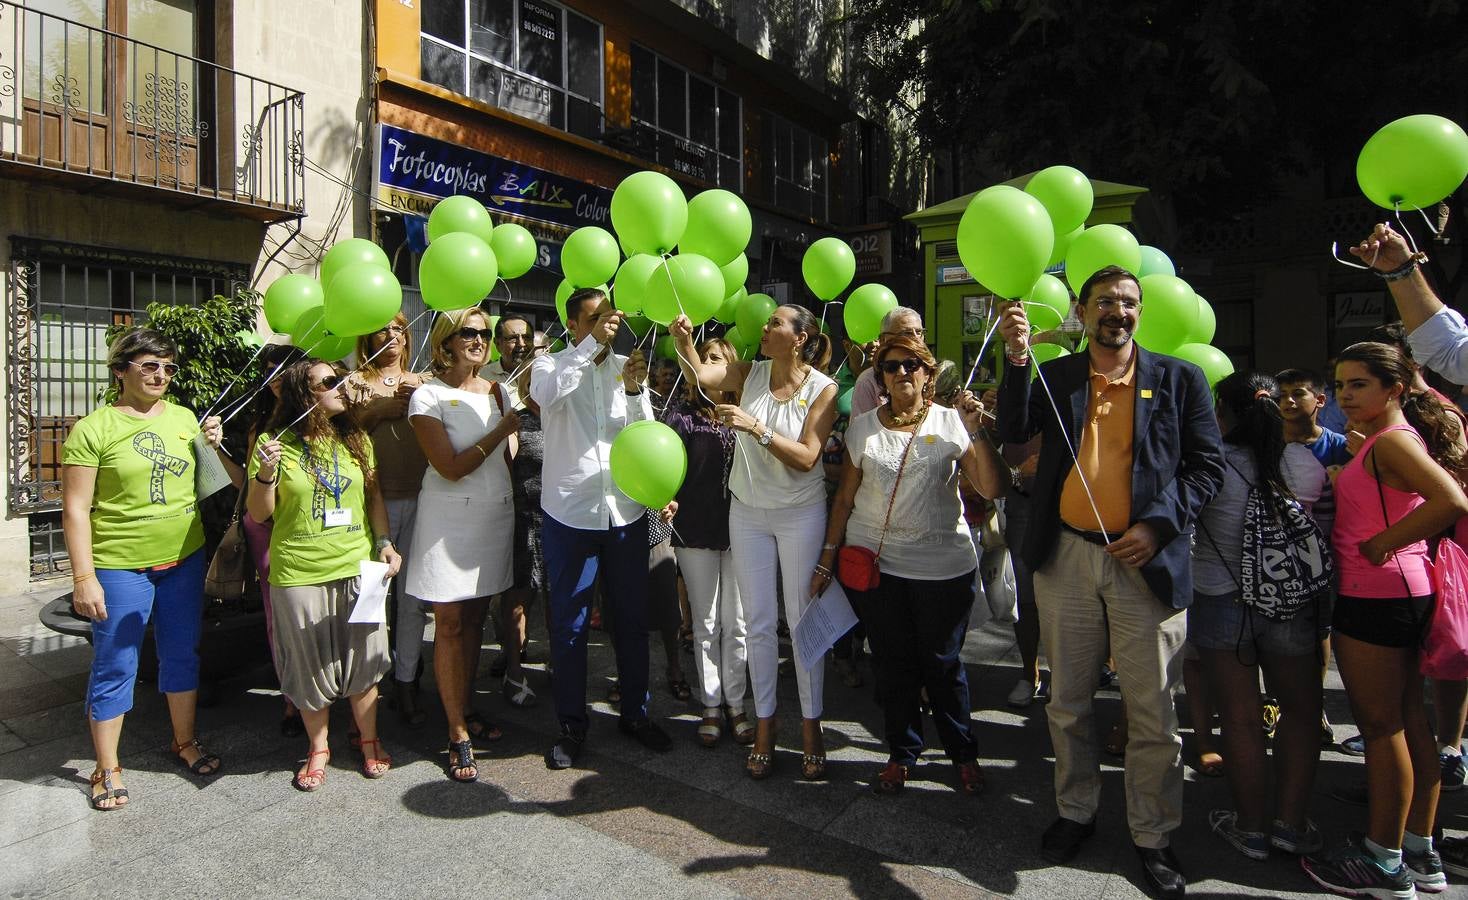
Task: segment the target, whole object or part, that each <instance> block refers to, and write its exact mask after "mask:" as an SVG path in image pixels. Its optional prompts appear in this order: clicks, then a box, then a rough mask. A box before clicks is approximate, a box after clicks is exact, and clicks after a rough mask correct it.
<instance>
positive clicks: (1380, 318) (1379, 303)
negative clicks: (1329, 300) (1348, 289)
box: [1335, 291, 1386, 328]
mask: <svg viewBox="0 0 1468 900" xmlns="http://www.w3.org/2000/svg"><path fill="white" fill-rule="evenodd" d="M1385 321H1386V294H1384V293H1381V292H1379V291H1378V292H1371V293H1365V292H1362V293H1346V294H1336V295H1335V327H1337V328H1375V327H1376V326H1378V325H1380V324H1381V323H1383V322H1385Z"/></svg>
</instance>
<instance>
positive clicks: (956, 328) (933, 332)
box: [904, 172, 1147, 383]
mask: <svg viewBox="0 0 1468 900" xmlns="http://www.w3.org/2000/svg"><path fill="white" fill-rule="evenodd" d="M1032 175H1034V173H1033V172H1031V173H1030V174H1028V175H1022V176H1020V177H1019V178H1015V179H1013V180H1011V181H1007V182H1005V184H1008V185H1011V186H1013V187H1017V188H1023V187H1024V186H1025V185H1026V184H1028V183H1029V180H1030V177H1031V176H1032ZM1091 187H1092V190H1093V191H1094V192H1095V197H1096V200H1095V206H1094V207H1093V208H1092V210H1091V216H1090V218H1088V219H1087V220H1086V226H1087V227H1090V226H1092V225H1101V224H1106V223H1110V224H1114V225H1128V224H1130V223H1131V221H1132V206H1133V204H1135V203H1136V202H1137V198H1138V197H1140V196H1142V194H1144V193H1146V191H1147V189H1146V188H1143V187H1136V186H1135V185H1130V184H1117V183H1115V182H1111V181H1096V180H1094V179H1093V180H1092V181H1091ZM975 193H977V192H975ZM973 197H974V195H973V194H965V195H963V196H962V197H955V198H953V199H952V200H949V201H946V202H944V203H940V204H938V205H937V206H930V207H928V208H927V209H924V210H919V211H918V212H915V213H912V214H910V215H908V216H905V217H904V218H905V219H906V220H907V221H909V222H911V223H913V224H914V225H916V226H917V228H918V234H919V237H920V238H921V240H922V245H923V294H924V309H923V321H924V322H925V323H927V329H928V340H929V342H930V343H932V344H933V345H934V346H935V351H936V353H937V356H938V358H939V359H951V360H953V361H954V362H956V363H958V364H960V365H962V366H963V370H964V374H967V373H968V372H969V371H970V370H971V369H972V368H973V365H974V362H975V360H976V359H977V357H978V353H979V350H980V346H981V345H982V343H983V340H984V335H985V334H987V333H988V331H989V327H990V326H991V325H992V324H993V322H994V301H995V298H994V296H993V295H992V294H990V293H989V292H988V291H987V290H985V289H984V287H983V286H982V285H980V284H978V283H976V282H975V281H974V280H973V279H972V278H971V277H969V273H968V269H966V268H964V265H963V263H962V262H961V261H959V258H958V241H957V238H958V220H959V218H961V217H962V216H963V211H964V210H965V209H967V208H968V204H969V201H970V200H972V199H973ZM998 346H999V344H998V342H997V341H995V340H993V339H991V340H990V341H989V347H988V349H987V350H986V353H985V355H986V356H991V354H992V353H993V352H995V351H997V348H998ZM991 358H992V356H991ZM985 368H986V367H984V366H981V367H980V370H979V373H978V374H977V375H976V376H975V382H976V383H979V382H990V381H992V378H993V375H994V367H993V363H992V362H991V363H989V364H988V365H987V372H986V371H985Z"/></svg>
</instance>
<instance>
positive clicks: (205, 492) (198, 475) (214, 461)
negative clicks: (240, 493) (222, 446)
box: [194, 431, 230, 500]
mask: <svg viewBox="0 0 1468 900" xmlns="http://www.w3.org/2000/svg"><path fill="white" fill-rule="evenodd" d="M229 485H230V481H229V470H228V469H226V468H224V462H223V461H221V460H220V458H219V453H218V451H216V450H215V449H214V448H213V447H211V446H209V442H208V441H206V440H204V432H202V431H201V432H199V433H198V434H196V435H194V498H195V499H196V500H203V499H204V498H205V497H212V496H213V495H215V494H217V493H219V492H220V491H222V490H224V489H225V488H227V487H229Z"/></svg>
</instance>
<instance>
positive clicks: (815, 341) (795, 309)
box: [784, 305, 831, 372]
mask: <svg viewBox="0 0 1468 900" xmlns="http://www.w3.org/2000/svg"><path fill="white" fill-rule="evenodd" d="M784 308H785V309H788V310H790V311H791V312H792V313H794V319H795V330H797V331H799V332H800V333H801V334H803V335H805V344H803V345H802V346H801V348H800V360H801V362H804V363H808V364H810V365H812V366H815V367H816V368H817V369H819V370H820V371H822V372H824V371H826V366H828V365H830V364H831V337H830V335H828V334H826V333H824V332H823V331H821V323H820V322H818V321H817V320H816V317H815V313H812V312H811V311H810V310H808V309H806V308H805V307H804V306H795V305H790V306H786V307H784Z"/></svg>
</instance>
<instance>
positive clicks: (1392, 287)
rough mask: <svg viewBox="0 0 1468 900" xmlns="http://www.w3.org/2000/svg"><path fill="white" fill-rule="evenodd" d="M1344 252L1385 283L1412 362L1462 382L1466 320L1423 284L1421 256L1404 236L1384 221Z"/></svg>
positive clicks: (1467, 348)
mask: <svg viewBox="0 0 1468 900" xmlns="http://www.w3.org/2000/svg"><path fill="white" fill-rule="evenodd" d="M1350 251H1351V255H1352V256H1355V257H1356V258H1357V259H1360V260H1361V262H1362V263H1364V264H1365V265H1366V266H1367V267H1369V268H1370V269H1371V271H1372V272H1374V273H1376V274H1377V275H1380V276H1381V278H1382V280H1383V281H1385V282H1386V287H1387V290H1388V291H1390V292H1391V295H1392V300H1393V302H1395V303H1396V305H1397V312H1398V313H1400V314H1401V316H1402V327H1404V328H1405V329H1406V330H1407V342H1408V343H1409V344H1411V345H1412V358H1413V359H1414V360H1415V361H1416V362H1417V364H1418V365H1421V366H1423V367H1424V368H1428V369H1431V370H1432V371H1434V372H1437V373H1438V374H1439V375H1442V376H1443V377H1444V378H1447V379H1449V380H1450V381H1453V382H1456V383H1458V384H1464V383H1468V324H1465V322H1464V320H1463V316H1462V314H1461V313H1459V312H1458V311H1457V310H1455V309H1451V308H1449V307H1448V306H1446V305H1444V304H1443V302H1442V300H1440V299H1438V296H1437V294H1436V293H1435V292H1434V291H1433V290H1432V286H1431V285H1429V284H1428V283H1427V278H1426V276H1425V275H1423V273H1422V263H1424V262H1426V261H1427V255H1426V254H1424V253H1413V252H1412V248H1411V246H1410V245H1408V243H1407V239H1406V238H1405V237H1404V236H1403V235H1402V234H1401V233H1399V232H1397V231H1396V230H1395V229H1393V228H1392V227H1391V226H1390V225H1388V224H1387V223H1385V222H1382V223H1379V224H1378V225H1377V226H1376V227H1375V228H1373V229H1372V230H1371V234H1369V235H1367V236H1366V237H1365V239H1363V240H1362V241H1361V242H1360V243H1359V244H1357V245H1355V246H1354V247H1351V248H1350Z"/></svg>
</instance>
